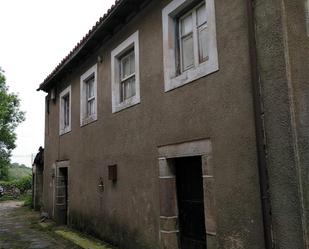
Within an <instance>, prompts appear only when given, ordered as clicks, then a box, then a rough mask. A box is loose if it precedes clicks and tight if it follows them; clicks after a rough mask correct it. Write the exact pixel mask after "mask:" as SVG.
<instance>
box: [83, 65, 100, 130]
mask: <svg viewBox="0 0 309 249" xmlns="http://www.w3.org/2000/svg"><path fill="white" fill-rule="evenodd" d="M92 74H94V83H93V84H94V98H95V100H94V114H93V115H91V116H89V117H86V108H87V102H86V84H85V80H87V78H89V77H90V76H91V75H92ZM97 81H98V65H97V64H95V65H93V66H92V67H91V68H89V69H88V70H87V71H86V72H85V73H84V74H83V75H82V76H80V126H84V125H86V124H89V123H91V122H94V121H96V120H97V119H98V99H97Z"/></svg>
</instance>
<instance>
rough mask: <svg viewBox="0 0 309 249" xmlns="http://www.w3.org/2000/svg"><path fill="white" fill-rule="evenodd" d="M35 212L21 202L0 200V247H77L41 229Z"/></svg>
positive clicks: (29, 248)
mask: <svg viewBox="0 0 309 249" xmlns="http://www.w3.org/2000/svg"><path fill="white" fill-rule="evenodd" d="M38 221H39V216H38V213H37V212H33V211H31V210H30V209H29V208H27V207H23V202H19V201H7V202H0V249H39V248H44V249H45V248H47V249H49V248H50V249H78V248H79V247H77V246H76V245H74V244H71V243H70V242H68V241H66V240H64V239H62V238H60V237H58V236H57V235H55V234H54V233H52V232H48V231H46V230H43V229H42V228H41V227H40V226H39V225H38Z"/></svg>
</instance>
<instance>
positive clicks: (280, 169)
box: [255, 0, 309, 249]
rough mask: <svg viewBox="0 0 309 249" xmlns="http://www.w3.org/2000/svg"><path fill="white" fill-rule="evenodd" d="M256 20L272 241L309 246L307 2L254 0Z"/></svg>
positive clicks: (286, 245)
mask: <svg viewBox="0 0 309 249" xmlns="http://www.w3.org/2000/svg"><path fill="white" fill-rule="evenodd" d="M255 19H256V32H257V35H256V37H257V50H258V63H259V69H260V80H261V86H262V100H263V105H264V111H265V115H264V117H265V133H266V141H267V147H266V149H267V164H268V171H269V183H270V196H271V205H272V221H273V236H274V244H275V248H280V249H290V248H299V249H300V248H308V246H309V245H308V244H307V245H305V240H306V239H304V238H305V237H306V236H308V235H306V230H308V223H307V224H306V215H308V207H309V206H308V159H309V158H308V141H309V140H308V121H309V119H308V83H309V82H308V79H309V63H308V62H309V61H308V58H309V57H308V54H309V50H308V48H309V47H308V46H309V43H308V37H307V35H306V21H305V1H303V0H297V1H283V0H277V1H256V8H255ZM307 240H308V237H307Z"/></svg>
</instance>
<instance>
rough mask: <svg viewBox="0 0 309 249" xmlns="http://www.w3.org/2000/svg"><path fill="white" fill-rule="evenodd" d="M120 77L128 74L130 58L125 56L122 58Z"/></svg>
mask: <svg viewBox="0 0 309 249" xmlns="http://www.w3.org/2000/svg"><path fill="white" fill-rule="evenodd" d="M121 62H122V77H121V78H122V79H123V78H125V77H127V76H129V75H130V59H129V57H125V58H123V59H122V61H121Z"/></svg>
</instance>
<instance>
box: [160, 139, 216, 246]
mask: <svg viewBox="0 0 309 249" xmlns="http://www.w3.org/2000/svg"><path fill="white" fill-rule="evenodd" d="M158 153H159V158H158V160H159V185H160V241H161V244H162V247H163V248H164V249H179V248H180V243H179V228H178V205H177V192H176V191H177V190H176V175H175V166H174V164H173V159H175V158H180V157H190V156H200V157H201V159H202V160H201V161H202V174H203V191H204V212H205V226H206V238H207V249H214V248H217V226H216V217H215V216H216V215H215V198H214V183H215V178H214V170H213V165H212V160H211V159H212V146H211V141H210V140H209V139H204V140H197V141H190V142H183V143H178V144H172V145H165V146H160V147H159V148H158Z"/></svg>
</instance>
